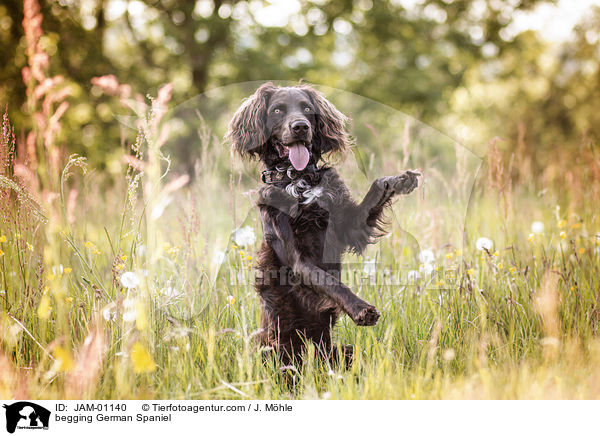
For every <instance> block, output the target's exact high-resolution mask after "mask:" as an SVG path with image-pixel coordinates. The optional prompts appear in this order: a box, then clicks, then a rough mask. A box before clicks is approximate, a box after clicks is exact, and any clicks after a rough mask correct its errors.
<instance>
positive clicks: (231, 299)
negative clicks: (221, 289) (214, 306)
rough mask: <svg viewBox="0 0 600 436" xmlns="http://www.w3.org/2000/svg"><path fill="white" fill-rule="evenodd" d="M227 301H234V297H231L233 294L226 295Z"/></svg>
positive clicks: (231, 302)
mask: <svg viewBox="0 0 600 436" xmlns="http://www.w3.org/2000/svg"><path fill="white" fill-rule="evenodd" d="M227 303H228V304H233V303H235V298H234V297H233V295H228V296H227Z"/></svg>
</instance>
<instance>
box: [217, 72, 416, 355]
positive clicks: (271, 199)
mask: <svg viewBox="0 0 600 436" xmlns="http://www.w3.org/2000/svg"><path fill="white" fill-rule="evenodd" d="M346 123H347V118H346V117H345V116H344V115H343V114H342V113H340V112H339V111H338V110H337V109H336V108H335V107H334V106H333V105H332V104H331V103H330V102H329V101H327V100H326V99H325V98H324V97H323V96H322V95H321V94H320V93H318V92H317V91H315V90H314V89H313V88H311V87H310V86H307V85H299V86H295V87H276V86H273V84H271V83H266V84H264V85H263V86H261V87H260V88H259V89H258V90H257V91H256V93H255V94H254V95H252V96H251V97H250V98H249V99H247V100H246V101H245V102H244V103H243V104H242V106H241V107H240V108H239V109H238V111H237V112H236V113H235V115H234V117H233V119H232V120H231V122H230V124H229V130H228V133H227V138H228V139H229V140H230V141H231V143H232V145H233V146H234V147H235V149H236V150H237V151H238V152H239V153H240V154H241V155H242V156H258V157H259V158H260V160H261V161H262V162H263V164H264V166H265V168H266V169H265V171H263V173H262V181H263V183H264V185H263V186H262V188H261V189H260V191H259V202H258V205H259V208H260V214H261V220H262V226H263V233H264V241H263V243H262V246H261V248H260V254H259V261H258V271H259V273H258V274H257V278H256V288H257V290H258V293H259V295H260V298H261V306H262V329H263V333H262V342H263V343H265V344H270V345H274V346H276V348H277V349H278V350H279V352H280V356H281V358H282V360H283V362H284V363H291V362H293V361H299V357H300V354H301V353H302V352H303V349H304V343H305V341H306V340H310V341H312V342H313V343H314V344H315V345H316V347H317V349H318V350H320V351H321V352H322V353H323V354H324V355H327V356H332V347H331V329H332V327H333V326H334V325H335V323H336V321H337V319H338V317H339V315H340V314H341V313H342V312H345V313H347V314H348V315H349V316H350V318H352V320H353V321H354V322H355V323H356V324H357V325H360V326H371V325H375V324H376V323H377V320H378V319H379V316H380V314H379V312H378V311H377V309H376V308H375V307H374V306H372V305H371V304H369V303H367V302H366V301H363V300H362V299H361V298H359V297H358V296H356V295H355V294H354V293H353V292H352V291H351V290H350V289H349V288H348V287H347V286H345V285H344V284H343V283H342V282H341V281H340V271H341V260H342V255H343V253H344V252H345V251H346V250H352V251H354V252H356V253H359V254H360V253H362V252H363V250H364V249H365V247H366V246H367V244H369V243H372V242H373V241H374V239H375V238H376V237H378V236H381V235H382V234H383V225H384V222H383V220H382V218H383V212H384V209H385V208H386V206H389V205H390V202H391V200H392V198H393V197H394V196H395V195H396V194H409V193H410V192H412V191H413V190H414V189H415V188H416V187H417V186H418V176H419V174H418V173H417V172H413V171H406V172H405V173H403V174H401V175H399V176H391V177H383V178H380V179H377V180H376V181H375V182H374V183H373V185H372V186H371V188H370V189H369V191H368V193H367V195H366V196H365V198H364V199H363V200H362V202H360V203H358V204H357V203H356V202H355V201H354V200H353V199H352V197H351V196H350V193H349V191H348V188H347V187H346V186H345V184H344V182H343V181H342V180H341V179H340V178H339V176H338V174H337V172H336V170H335V169H333V168H331V167H327V166H319V164H320V161H321V157H322V156H323V155H325V154H326V153H330V152H336V151H343V150H345V149H346V148H347V147H348V145H349V141H348V135H347V133H346V130H345V128H346ZM351 350H352V349H351V347H345V350H344V356H345V357H346V359H347V363H348V361H349V360H348V358H349V357H350V358H351ZM336 355H337V353H335V354H333V357H335V356H336Z"/></svg>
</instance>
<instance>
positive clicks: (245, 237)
mask: <svg viewBox="0 0 600 436" xmlns="http://www.w3.org/2000/svg"><path fill="white" fill-rule="evenodd" d="M233 237H234V241H235V243H236V244H237V245H239V246H240V247H246V246H248V245H253V244H254V242H256V235H255V234H254V230H252V227H250V226H245V227H241V228H239V229H237V230H236V231H235V233H234V236H233Z"/></svg>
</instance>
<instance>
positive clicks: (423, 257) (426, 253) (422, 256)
mask: <svg viewBox="0 0 600 436" xmlns="http://www.w3.org/2000/svg"><path fill="white" fill-rule="evenodd" d="M434 260H435V255H434V254H433V251H431V250H422V251H421V252H420V253H419V261H420V262H421V263H431V262H433V261H434Z"/></svg>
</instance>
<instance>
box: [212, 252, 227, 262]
mask: <svg viewBox="0 0 600 436" xmlns="http://www.w3.org/2000/svg"><path fill="white" fill-rule="evenodd" d="M225 258H226V256H225V252H224V251H215V254H214V255H213V258H212V262H213V263H214V264H215V265H221V264H222V263H223V262H225Z"/></svg>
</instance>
